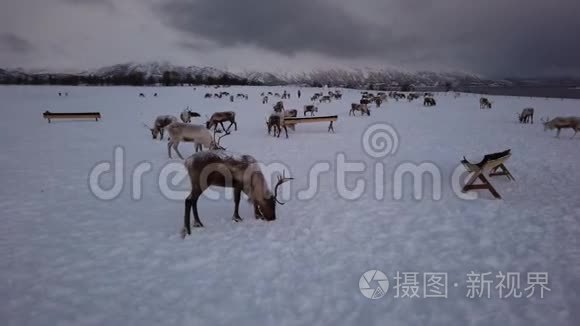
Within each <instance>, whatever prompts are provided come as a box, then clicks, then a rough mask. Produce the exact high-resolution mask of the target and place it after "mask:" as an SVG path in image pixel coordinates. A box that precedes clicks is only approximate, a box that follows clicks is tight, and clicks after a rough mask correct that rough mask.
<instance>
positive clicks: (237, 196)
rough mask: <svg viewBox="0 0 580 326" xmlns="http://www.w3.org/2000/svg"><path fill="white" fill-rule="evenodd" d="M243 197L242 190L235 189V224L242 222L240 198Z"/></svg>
mask: <svg viewBox="0 0 580 326" xmlns="http://www.w3.org/2000/svg"><path fill="white" fill-rule="evenodd" d="M241 196H242V188H234V203H235V208H234V216H233V220H234V222H241V221H242V218H241V217H240V213H239V208H240V198H241Z"/></svg>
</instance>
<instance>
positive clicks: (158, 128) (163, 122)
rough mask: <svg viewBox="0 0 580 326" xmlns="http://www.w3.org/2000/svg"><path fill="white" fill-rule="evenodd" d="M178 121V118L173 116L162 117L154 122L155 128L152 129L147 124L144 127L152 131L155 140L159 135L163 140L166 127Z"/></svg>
mask: <svg viewBox="0 0 580 326" xmlns="http://www.w3.org/2000/svg"><path fill="white" fill-rule="evenodd" d="M176 121H177V118H176V117H174V116H172V115H160V116H158V117H157V118H155V121H154V122H153V128H150V127H149V126H148V125H146V124H143V125H145V128H147V129H149V131H151V136H152V137H153V139H157V135H160V136H161V137H160V138H159V139H163V131H164V130H165V127H167V126H168V125H169V124H171V123H173V122H176Z"/></svg>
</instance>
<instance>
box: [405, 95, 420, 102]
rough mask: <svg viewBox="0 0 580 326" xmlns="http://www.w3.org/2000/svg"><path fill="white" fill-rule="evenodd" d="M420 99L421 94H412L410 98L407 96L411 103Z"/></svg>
mask: <svg viewBox="0 0 580 326" xmlns="http://www.w3.org/2000/svg"><path fill="white" fill-rule="evenodd" d="M418 98H419V94H417V93H411V94H409V96H407V100H409V102H412V101H413V100H415V99H418Z"/></svg>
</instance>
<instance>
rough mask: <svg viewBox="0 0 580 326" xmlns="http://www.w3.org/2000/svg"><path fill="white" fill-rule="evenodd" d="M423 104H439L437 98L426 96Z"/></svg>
mask: <svg viewBox="0 0 580 326" xmlns="http://www.w3.org/2000/svg"><path fill="white" fill-rule="evenodd" d="M423 105H424V106H435V105H437V102H435V99H434V98H432V97H426V98H425V99H424V100H423Z"/></svg>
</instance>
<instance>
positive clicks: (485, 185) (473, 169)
mask: <svg viewBox="0 0 580 326" xmlns="http://www.w3.org/2000/svg"><path fill="white" fill-rule="evenodd" d="M511 156H512V154H511V149H508V150H505V151H503V152H498V153H492V154H487V155H485V156H484V157H483V160H482V161H481V162H479V163H476V164H474V163H471V162H469V161H468V160H467V159H466V158H465V157H463V160H462V161H461V164H463V166H464V167H465V169H466V170H467V171H468V172H470V173H472V175H471V177H470V178H469V180H468V181H467V183H466V184H465V186H464V187H463V189H462V191H463V192H467V191H469V190H486V189H487V190H489V192H491V194H492V195H493V196H494V197H495V198H497V199H501V196H500V194H499V193H498V192H497V190H495V188H494V187H493V186H492V185H491V183H490V182H489V180H488V179H487V178H486V177H485V174H486V173H488V176H489V177H490V178H491V177H495V176H501V175H504V176H506V177H507V178H508V180H513V181H515V180H516V179H515V178H514V177H513V175H512V174H511V173H510V171H509V170H508V169H507V167H506V166H505V162H506V161H507V160H508V159H509V158H510V157H511ZM478 179H479V180H480V181H481V183H480V184H475V181H477V180H478Z"/></svg>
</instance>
